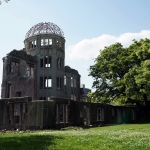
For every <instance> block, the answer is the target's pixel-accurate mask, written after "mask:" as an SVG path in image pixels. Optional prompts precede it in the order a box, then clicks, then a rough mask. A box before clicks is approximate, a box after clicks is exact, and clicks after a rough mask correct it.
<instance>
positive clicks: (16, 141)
mask: <svg viewBox="0 0 150 150" xmlns="http://www.w3.org/2000/svg"><path fill="white" fill-rule="evenodd" d="M57 139H59V140H60V139H62V137H61V138H60V137H58V136H53V135H32V134H29V135H27V134H26V135H25V134H22V135H19V134H16V135H13V134H9V135H7V134H6V135H5V134H4V135H0V150H49V149H48V147H49V146H50V145H51V146H52V147H56V140H57Z"/></svg>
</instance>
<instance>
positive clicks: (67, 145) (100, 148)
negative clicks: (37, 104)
mask: <svg viewBox="0 0 150 150" xmlns="http://www.w3.org/2000/svg"><path fill="white" fill-rule="evenodd" d="M0 149H2V150H4V149H5V150H27V149H29V150H52V149H58V150H61V149H65V150H87V149H90V150H104V149H111V150H118V149H121V150H135V149H138V150H148V149H150V125H149V124H139V125H137V124H134V125H132V124H130V125H117V126H106V127H96V128H89V129H84V128H80V127H78V128H77V127H72V128H71V127H68V128H64V129H63V130H45V131H25V132H21V131H20V132H15V133H13V132H6V133H2V134H0Z"/></svg>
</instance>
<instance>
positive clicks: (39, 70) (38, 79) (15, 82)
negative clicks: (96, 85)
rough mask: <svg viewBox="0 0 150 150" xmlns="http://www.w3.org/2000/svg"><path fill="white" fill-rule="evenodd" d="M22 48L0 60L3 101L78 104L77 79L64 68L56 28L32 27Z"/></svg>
mask: <svg viewBox="0 0 150 150" xmlns="http://www.w3.org/2000/svg"><path fill="white" fill-rule="evenodd" d="M24 45H25V47H24V48H23V49H22V50H13V51H11V52H10V53H9V54H7V56H6V57H4V58H3V79H2V91H1V97H2V98H10V97H24V96H29V97H32V99H33V100H35V99H36V100H48V99H49V98H50V97H52V96H53V97H61V98H68V99H72V100H80V75H79V73H78V71H77V70H75V69H72V68H70V67H69V66H65V38H64V33H63V31H62V30H61V29H60V28H59V27H58V26H57V25H55V24H53V23H50V22H48V23H39V24H37V25H35V26H33V27H32V28H31V29H30V30H29V31H28V32H27V34H26V36H25V40H24Z"/></svg>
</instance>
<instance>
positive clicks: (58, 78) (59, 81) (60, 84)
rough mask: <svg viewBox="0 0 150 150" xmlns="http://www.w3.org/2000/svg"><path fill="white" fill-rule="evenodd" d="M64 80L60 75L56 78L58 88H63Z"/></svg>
mask: <svg viewBox="0 0 150 150" xmlns="http://www.w3.org/2000/svg"><path fill="white" fill-rule="evenodd" d="M62 82H63V80H62V78H60V77H57V78H56V84H57V89H62V85H63V84H62Z"/></svg>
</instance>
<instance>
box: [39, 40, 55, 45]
mask: <svg viewBox="0 0 150 150" xmlns="http://www.w3.org/2000/svg"><path fill="white" fill-rule="evenodd" d="M41 46H52V39H41Z"/></svg>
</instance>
